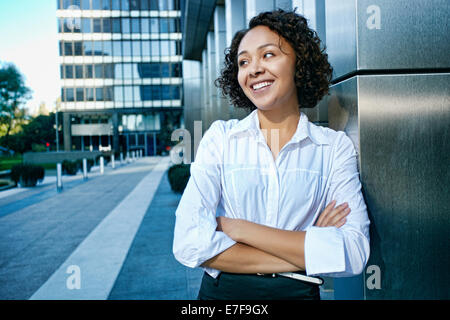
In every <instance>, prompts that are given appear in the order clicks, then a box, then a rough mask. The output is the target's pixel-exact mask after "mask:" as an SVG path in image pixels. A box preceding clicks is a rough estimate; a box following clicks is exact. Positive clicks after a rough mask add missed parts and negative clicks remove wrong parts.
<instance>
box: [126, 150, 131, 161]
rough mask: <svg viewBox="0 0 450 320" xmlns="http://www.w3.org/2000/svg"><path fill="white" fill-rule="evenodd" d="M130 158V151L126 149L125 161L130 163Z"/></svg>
mask: <svg viewBox="0 0 450 320" xmlns="http://www.w3.org/2000/svg"><path fill="white" fill-rule="evenodd" d="M130 161H131V159H130V151H127V163H130Z"/></svg>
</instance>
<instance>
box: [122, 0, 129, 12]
mask: <svg viewBox="0 0 450 320" xmlns="http://www.w3.org/2000/svg"><path fill="white" fill-rule="evenodd" d="M121 5H122V6H121V7H122V8H121V9H122V10H130V6H129V3H128V0H122V1H121Z"/></svg>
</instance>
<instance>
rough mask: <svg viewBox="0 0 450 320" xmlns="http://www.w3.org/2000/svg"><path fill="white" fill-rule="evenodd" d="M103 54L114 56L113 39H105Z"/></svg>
mask: <svg viewBox="0 0 450 320" xmlns="http://www.w3.org/2000/svg"><path fill="white" fill-rule="evenodd" d="M103 54H104V55H105V56H112V55H113V49H112V43H111V41H103Z"/></svg>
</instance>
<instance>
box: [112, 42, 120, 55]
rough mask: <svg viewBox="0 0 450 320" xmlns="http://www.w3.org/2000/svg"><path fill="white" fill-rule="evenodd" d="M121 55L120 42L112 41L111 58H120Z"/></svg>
mask: <svg viewBox="0 0 450 320" xmlns="http://www.w3.org/2000/svg"><path fill="white" fill-rule="evenodd" d="M121 55H122V42H120V41H113V56H121Z"/></svg>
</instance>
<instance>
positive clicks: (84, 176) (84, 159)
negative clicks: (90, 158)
mask: <svg viewBox="0 0 450 320" xmlns="http://www.w3.org/2000/svg"><path fill="white" fill-rule="evenodd" d="M87 178H88V176H87V160H86V158H83V180H87Z"/></svg>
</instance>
